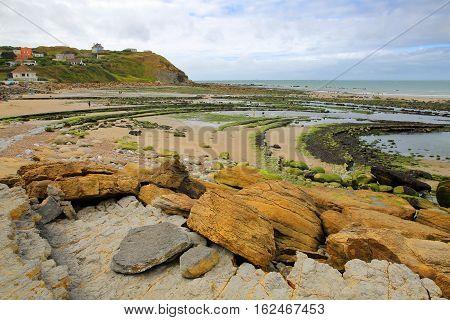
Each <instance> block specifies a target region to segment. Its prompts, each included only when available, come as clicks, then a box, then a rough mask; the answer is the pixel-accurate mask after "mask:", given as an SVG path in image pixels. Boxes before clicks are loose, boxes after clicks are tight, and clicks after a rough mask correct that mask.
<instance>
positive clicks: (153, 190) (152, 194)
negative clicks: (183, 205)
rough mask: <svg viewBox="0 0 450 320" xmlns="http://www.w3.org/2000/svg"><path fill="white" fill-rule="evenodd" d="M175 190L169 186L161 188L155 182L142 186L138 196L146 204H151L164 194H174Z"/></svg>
mask: <svg viewBox="0 0 450 320" xmlns="http://www.w3.org/2000/svg"><path fill="white" fill-rule="evenodd" d="M173 193H175V192H174V191H172V190H170V189H167V188H160V187H158V186H155V185H154V184H149V185H146V186H143V187H141V190H140V191H139V195H138V198H139V200H141V201H142V202H144V203H145V204H151V203H152V201H153V200H154V199H156V198H157V197H159V196H162V195H164V194H173Z"/></svg>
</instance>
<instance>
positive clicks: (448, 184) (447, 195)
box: [436, 180, 450, 208]
mask: <svg viewBox="0 0 450 320" xmlns="http://www.w3.org/2000/svg"><path fill="white" fill-rule="evenodd" d="M436 199H437V202H438V203H439V205H440V206H441V207H444V208H449V207H450V180H446V181H442V182H440V183H439V185H438V186H437V189H436Z"/></svg>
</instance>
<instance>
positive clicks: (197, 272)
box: [180, 245, 220, 279]
mask: <svg viewBox="0 0 450 320" xmlns="http://www.w3.org/2000/svg"><path fill="white" fill-rule="evenodd" d="M219 259H220V255H219V252H217V250H215V249H213V248H209V247H205V246H201V245H200V246H196V247H194V248H191V249H189V250H188V251H186V252H185V253H183V254H182V255H181V257H180V271H181V275H182V276H183V277H184V278H188V279H194V278H198V277H200V276H202V275H204V274H205V273H206V272H208V271H209V270H211V269H212V268H214V267H215V266H216V265H217V264H218V263H219Z"/></svg>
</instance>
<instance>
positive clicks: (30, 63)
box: [20, 60, 37, 66]
mask: <svg viewBox="0 0 450 320" xmlns="http://www.w3.org/2000/svg"><path fill="white" fill-rule="evenodd" d="M20 64H21V65H24V66H35V65H37V63H36V61H35V60H21V61H20Z"/></svg>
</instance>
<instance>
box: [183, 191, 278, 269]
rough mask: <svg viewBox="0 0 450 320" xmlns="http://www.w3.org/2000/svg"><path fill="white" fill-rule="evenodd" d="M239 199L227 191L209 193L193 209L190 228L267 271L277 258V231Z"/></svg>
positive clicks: (189, 221) (190, 216) (189, 220)
mask: <svg viewBox="0 0 450 320" xmlns="http://www.w3.org/2000/svg"><path fill="white" fill-rule="evenodd" d="M235 195H236V193H235V192H233V191H227V190H214V189H213V190H209V191H207V192H206V193H205V194H204V195H203V196H202V197H201V198H200V199H199V200H197V202H196V203H195V204H194V206H193V207H192V209H191V213H190V215H189V219H188V221H187V224H188V226H189V228H191V229H192V230H194V231H196V232H198V233H200V234H201V235H203V236H204V237H206V238H208V239H209V240H211V241H212V242H215V243H217V244H219V245H221V246H223V247H225V248H227V249H228V250H230V251H232V252H233V253H235V254H238V255H240V256H242V257H244V258H245V259H247V260H249V261H250V262H252V263H254V264H255V265H257V266H262V267H267V266H268V264H269V262H270V261H272V259H273V257H274V255H275V240H274V230H273V227H272V225H271V224H270V222H269V221H267V220H266V219H264V218H262V217H261V216H260V214H259V212H258V211H257V210H256V209H254V208H253V207H251V206H250V205H248V204H247V203H246V202H245V201H244V200H242V199H240V198H237V197H235Z"/></svg>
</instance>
